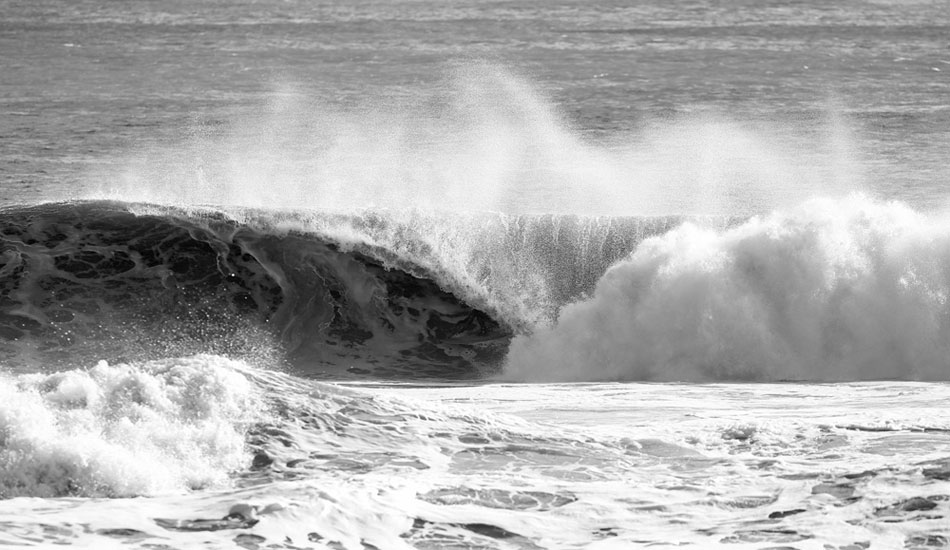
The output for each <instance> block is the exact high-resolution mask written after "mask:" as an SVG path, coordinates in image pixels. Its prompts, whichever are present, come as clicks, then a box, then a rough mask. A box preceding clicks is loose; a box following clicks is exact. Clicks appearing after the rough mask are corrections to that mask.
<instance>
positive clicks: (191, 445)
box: [0, 356, 261, 497]
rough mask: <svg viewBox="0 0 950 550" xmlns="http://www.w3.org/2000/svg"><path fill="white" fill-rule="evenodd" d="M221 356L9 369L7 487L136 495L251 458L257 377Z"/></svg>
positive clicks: (4, 411)
mask: <svg viewBox="0 0 950 550" xmlns="http://www.w3.org/2000/svg"><path fill="white" fill-rule="evenodd" d="M234 367H235V364H232V362H231V361H229V360H227V359H224V358H221V357H215V356H196V357H192V358H184V359H175V360H164V361H159V362H151V363H148V364H145V365H141V366H132V365H114V366H113V365H109V364H107V363H105V362H100V363H99V364H98V365H96V366H95V367H93V368H90V369H88V370H73V371H66V372H58V373H54V374H31V375H22V376H18V377H11V376H5V377H3V378H0V438H2V439H0V443H2V444H0V464H2V466H3V471H4V475H3V476H2V477H0V494H2V496H3V497H12V496H41V497H52V496H64V495H77V496H78V495H81V496H133V495H154V494H159V493H168V492H180V491H184V490H188V489H195V488H202V487H209V486H215V485H220V484H223V483H226V482H227V479H228V477H227V476H228V473H229V472H230V471H231V470H234V469H237V468H242V467H246V466H247V464H248V463H249V458H248V456H247V454H246V451H245V447H244V428H245V426H246V424H247V423H248V422H249V421H250V420H251V419H252V418H254V417H255V416H258V415H260V414H261V413H260V412H259V411H258V406H257V402H256V398H255V396H254V392H253V391H252V386H251V384H250V383H249V382H248V381H247V379H246V378H245V377H244V376H242V375H241V374H240V373H238V372H236V371H235V370H234Z"/></svg>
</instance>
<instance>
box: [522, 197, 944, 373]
mask: <svg viewBox="0 0 950 550" xmlns="http://www.w3.org/2000/svg"><path fill="white" fill-rule="evenodd" d="M948 297H950V224H948V223H947V222H945V221H943V220H941V219H937V218H932V217H927V216H925V215H922V214H920V213H917V212H914V211H913V210H911V209H910V208H908V207H906V206H904V205H901V204H897V203H881V202H876V201H873V200H870V199H868V198H865V197H862V196H853V197H851V198H848V199H841V200H832V199H814V200H811V201H808V202H805V203H803V204H802V205H800V206H798V207H796V208H792V209H788V210H784V211H778V212H775V213H773V214H771V215H769V216H766V217H763V218H755V219H752V220H750V221H749V222H748V223H745V224H743V225H741V226H739V227H735V228H733V229H727V230H714V229H707V228H703V227H700V226H698V225H695V224H692V223H686V224H684V225H683V226H681V227H679V228H678V229H676V230H673V231H670V232H669V233H667V234H665V235H662V236H658V237H655V238H651V239H648V240H646V241H644V242H643V243H642V244H641V245H640V246H639V248H638V249H637V250H636V251H635V252H634V253H633V254H632V255H631V256H630V257H629V258H628V259H626V260H624V261H622V262H620V263H618V264H617V265H615V266H614V267H612V268H611V269H610V270H609V271H608V272H607V273H606V274H605V275H604V276H603V278H602V279H601V280H600V281H599V282H598V284H597V287H596V290H595V292H594V294H593V296H591V297H590V299H588V300H585V301H581V302H577V303H574V304H572V305H570V306H568V307H565V308H564V309H563V310H562V311H561V312H560V317H559V320H558V322H557V324H556V325H555V326H553V327H550V328H544V327H542V328H539V329H538V330H537V331H536V332H535V333H534V334H533V335H530V336H523V337H519V338H517V339H516V340H515V341H514V342H513V344H512V347H511V351H510V354H509V357H508V361H507V368H506V373H507V376H508V377H511V378H514V379H524V380H605V379H616V380H782V379H795V380H867V379H924V380H947V379H950V304H948Z"/></svg>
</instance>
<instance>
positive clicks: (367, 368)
mask: <svg viewBox="0 0 950 550" xmlns="http://www.w3.org/2000/svg"><path fill="white" fill-rule="evenodd" d="M156 212H157V213H152V214H136V213H133V212H132V211H131V210H130V208H129V207H128V205H122V204H117V203H75V204H50V205H41V206H34V207H26V208H16V209H7V210H6V211H4V212H3V215H2V217H0V360H2V361H3V362H4V364H5V365H9V366H13V367H21V368H23V369H25V370H29V368H28V367H29V366H30V365H35V364H36V363H37V362H39V363H40V364H44V365H48V366H49V367H50V368H52V367H56V366H67V365H77V364H83V365H85V364H89V362H90V361H95V360H98V359H106V360H110V361H115V360H123V359H126V360H128V359H134V360H138V361H140V360H145V359H149V358H153V357H160V356H167V355H169V354H183V353H195V352H214V353H222V354H228V355H236V356H242V355H257V354H267V355H269V356H271V358H279V359H280V360H282V361H287V362H289V363H291V364H293V365H296V366H298V367H300V368H302V369H305V370H306V371H307V372H308V373H309V374H312V375H321V374H326V375H342V374H343V373H349V374H356V375H360V374H371V375H374V376H403V375H407V374H408V375H411V376H442V377H471V376H478V375H480V374H483V373H485V372H486V371H488V370H491V369H492V368H494V367H495V366H497V364H498V363H499V361H500V360H501V358H502V357H503V356H504V353H505V352H506V349H507V345H508V343H509V340H510V338H511V335H512V330H511V329H510V328H509V327H508V326H507V325H506V324H504V323H502V322H499V321H496V320H495V319H493V318H492V317H491V316H489V315H488V314H487V313H485V312H484V311H481V310H479V309H476V308H474V307H472V306H471V305H469V304H466V303H465V302H464V301H463V300H461V299H460V298H459V297H457V296H455V295H453V294H452V293H449V292H447V291H445V290H443V288H441V287H440V285H439V284H437V283H436V282H435V281H434V280H433V279H432V278H431V277H427V276H426V275H425V270H424V269H422V268H419V267H412V268H410V269H408V270H402V269H398V268H392V266H384V263H383V262H382V261H380V260H379V259H376V258H374V257H373V256H372V255H371V254H370V253H368V252H365V251H358V250H349V251H346V250H343V249H342V248H341V246H339V245H338V244H336V243H334V242H331V241H329V240H327V239H324V238H321V237H319V236H316V235H314V234H308V233H300V232H281V231H268V230H262V229H255V228H252V227H250V226H248V225H244V224H241V223H238V222H236V221H233V220H230V219H227V218H226V217H224V216H222V215H220V214H207V215H186V214H184V213H182V212H176V211H173V210H168V209H165V210H162V209H156ZM33 368H35V366H34V367H33Z"/></svg>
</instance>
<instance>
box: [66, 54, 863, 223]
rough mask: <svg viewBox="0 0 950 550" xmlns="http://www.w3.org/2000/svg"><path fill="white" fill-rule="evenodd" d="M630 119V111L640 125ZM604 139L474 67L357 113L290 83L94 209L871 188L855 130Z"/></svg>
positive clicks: (743, 128) (582, 208)
mask: <svg viewBox="0 0 950 550" xmlns="http://www.w3.org/2000/svg"><path fill="white" fill-rule="evenodd" d="M625 116H629V115H625ZM635 119H636V120H637V121H638V125H637V129H636V130H635V131H633V132H630V133H620V134H617V135H613V136H611V137H609V138H604V139H597V140H595V139H590V138H589V137H588V135H587V134H586V133H585V130H584V129H580V128H575V127H574V126H573V125H572V123H571V121H570V120H569V117H568V116H566V114H565V113H564V112H563V110H562V107H561V106H560V105H558V104H557V103H556V102H555V101H554V100H552V98H551V97H549V95H548V94H547V93H546V90H544V89H543V88H542V87H541V86H539V85H536V84H535V83H532V82H531V81H530V80H529V79H527V78H525V77H522V76H519V75H515V74H513V73H511V72H510V71H508V70H506V69H504V68H501V67H498V66H492V65H488V64H479V63H469V64H460V65H457V66H455V67H454V68H449V69H448V70H447V71H446V77H445V79H444V80H443V82H442V84H441V86H438V87H435V88H433V89H429V88H419V89H411V88H409V89H404V90H401V91H400V94H398V95H397V97H395V98H394V97H367V98H365V100H364V101H363V102H362V103H360V104H358V105H353V106H352V107H351V108H349V109H341V108H339V107H331V106H330V103H329V102H327V101H323V100H321V98H319V97H313V96H312V95H311V94H310V93H308V92H307V91H306V84H305V83H303V84H300V85H291V84H284V85H279V86H276V87H275V91H274V93H273V94H272V95H271V96H270V97H269V98H268V100H267V101H266V103H264V104H263V105H261V106H260V107H259V108H258V109H249V110H245V111H244V112H242V113H241V114H240V115H237V116H235V117H233V118H232V119H230V120H223V121H215V122H214V123H210V122H208V123H204V124H197V125H196V126H195V127H193V128H190V129H183V135H182V138H181V140H180V141H177V142H173V143H164V144H156V143H152V144H141V145H139V146H138V147H137V148H136V149H135V151H134V153H133V154H131V155H130V156H129V158H128V159H126V160H125V161H123V160H122V159H119V161H118V162H117V163H116V164H117V165H118V166H120V167H121V168H120V170H119V171H118V173H116V172H115V171H110V172H109V173H105V174H98V175H95V176H94V178H92V179H93V181H92V183H91V184H90V185H89V186H88V189H86V190H85V191H84V192H83V194H82V195H81V197H78V198H94V199H99V198H108V199H113V200H120V201H134V202H151V203H160V204H173V205H196V204H200V205H214V206H244V207H254V208H270V209H275V208H293V209H314V210H325V211H352V210H358V209H380V208H385V209H390V210H395V211H405V210H438V211H451V212H458V211H476V212H484V211H494V212H504V213H509V214H524V213H547V214H550V213H556V214H574V215H586V216H591V215H610V216H645V215H650V216H652V215H670V214H686V215H746V214H750V213H759V212H762V211H767V210H769V209H771V208H774V207H776V206H780V205H785V204H789V203H791V202H796V201H799V200H802V199H803V198H805V197H808V196H810V195H813V194H816V193H821V194H827V193H838V192H840V191H841V190H851V189H854V188H855V187H856V186H857V185H859V183H860V181H861V174H860V170H859V169H858V168H857V164H856V163H855V162H854V158H853V157H854V154H853V153H854V151H853V147H852V143H851V137H850V131H849V129H848V128H847V124H846V123H845V122H844V121H842V120H841V119H840V118H839V117H837V116H836V115H835V114H834V113H832V112H829V113H826V114H817V115H815V116H814V117H813V118H812V120H809V121H804V122H803V121H801V120H797V119H794V118H793V119H788V118H786V119H784V120H783V119H782V117H781V116H779V115H777V116H776V120H773V121H736V120H731V119H730V118H729V117H728V116H724V115H723V114H722V113H716V112H710V111H705V110H703V109H702V108H698V109H697V110H696V112H695V113H693V114H682V115H678V116H673V117H670V116H667V117H662V118H658V117H656V116H655V115H653V114H650V113H643V114H642V115H641V116H640V117H635Z"/></svg>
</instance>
